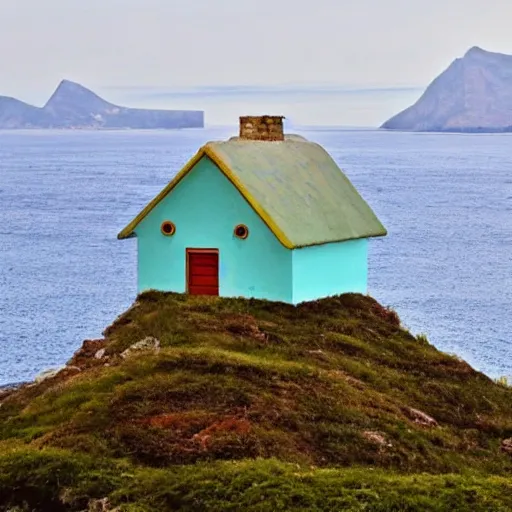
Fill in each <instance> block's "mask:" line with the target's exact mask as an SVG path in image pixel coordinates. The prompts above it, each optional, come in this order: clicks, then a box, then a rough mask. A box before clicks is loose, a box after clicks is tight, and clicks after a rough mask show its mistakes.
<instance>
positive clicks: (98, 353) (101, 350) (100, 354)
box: [94, 348, 106, 359]
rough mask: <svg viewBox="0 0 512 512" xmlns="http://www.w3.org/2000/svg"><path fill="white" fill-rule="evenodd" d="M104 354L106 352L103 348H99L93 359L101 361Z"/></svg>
mask: <svg viewBox="0 0 512 512" xmlns="http://www.w3.org/2000/svg"><path fill="white" fill-rule="evenodd" d="M105 352H106V350H105V349H104V348H100V349H99V350H98V352H96V354H94V357H95V358H96V359H103V357H104V355H105Z"/></svg>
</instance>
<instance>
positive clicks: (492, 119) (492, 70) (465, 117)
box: [382, 47, 512, 132]
mask: <svg viewBox="0 0 512 512" xmlns="http://www.w3.org/2000/svg"><path fill="white" fill-rule="evenodd" d="M382 128H385V129H390V130H411V131H449V132H509V131H512V55H504V54H501V53H491V52H487V51H485V50H482V49H481V48H478V47H473V48H471V49H470V50H469V51H468V52H467V53H466V54H465V55H464V57H463V58H460V59H456V60H455V61H454V62H452V64H451V65H450V66H449V67H448V69H446V71H444V72H443V73H442V74H441V75H440V76H438V77H437V78H436V79H435V80H434V81H433V82H432V83H431V84H430V85H429V86H428V87H427V89H426V91H425V93H424V94H423V95H422V96H421V98H420V99H419V100H418V101H417V102H416V103H415V104H414V105H412V106H411V107H409V108H407V109H405V110H404V111H403V112H400V113H399V114H397V115H396V116H394V117H392V118H391V119H389V120H388V121H386V122H385V123H384V124H383V125H382Z"/></svg>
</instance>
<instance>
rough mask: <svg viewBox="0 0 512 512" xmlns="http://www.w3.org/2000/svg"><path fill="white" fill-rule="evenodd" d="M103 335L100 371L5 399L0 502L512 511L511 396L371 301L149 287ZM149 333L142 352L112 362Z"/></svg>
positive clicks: (91, 364) (95, 366) (92, 364)
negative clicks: (430, 422) (149, 349)
mask: <svg viewBox="0 0 512 512" xmlns="http://www.w3.org/2000/svg"><path fill="white" fill-rule="evenodd" d="M104 335H105V342H104V345H105V348H106V353H107V354H108V356H109V359H108V366H105V361H98V360H96V359H94V358H93V357H90V358H89V359H87V361H85V362H84V360H83V359H82V360H81V364H83V369H82V371H81V372H80V373H78V374H77V375H73V376H64V377H63V376H59V377H57V378H56V379H52V380H49V381H45V382H43V383H41V384H39V385H36V386H32V387H26V388H23V389H21V390H19V391H18V392H16V393H14V394H12V395H10V396H8V397H7V398H5V399H3V403H2V404H1V406H0V510H7V508H4V509H2V508H1V507H2V506H4V504H6V505H5V507H7V505H9V506H11V507H13V506H18V507H22V509H23V510H56V511H58V510H83V509H84V508H85V509H86V508H87V504H88V502H89V501H90V500H91V499H100V498H105V497H109V499H110V500H111V502H112V503H116V504H118V505H120V506H122V507H124V508H122V510H132V511H136V510H141V511H142V510H175V509H176V507H178V506H179V507H182V508H183V509H184V510H187V509H188V510H206V509H208V510H239V509H243V508H249V509H251V510H292V509H295V510H397V511H398V510H404V511H405V510H448V509H452V510H477V511H478V510H508V509H510V507H512V505H511V504H510V501H507V499H508V498H506V497H505V491H506V492H508V491H509V488H507V484H506V481H507V480H506V479H507V477H510V474H511V472H512V458H511V457H510V456H509V455H507V454H506V453H504V452H502V451H500V444H501V441H502V440H503V439H505V438H509V437H512V408H511V403H512V389H511V388H510V387H509V386H507V385H504V383H503V382H499V383H496V382H493V381H492V380H491V379H489V378H487V377H486V376H485V375H483V374H481V373H478V372H476V371H475V370H473V369H472V368H471V367H470V366H469V365H467V363H465V362H463V361H461V360H459V359H458V358H456V357H453V356H450V355H447V354H443V353H441V352H439V351H438V350H436V349H435V348H434V347H432V346H431V345H430V344H429V343H428V340H427V338H426V337H425V336H419V337H418V338H415V337H414V336H412V335H411V334H410V333H408V332H407V331H405V330H403V329H401V328H400V323H399V319H398V316H397V315H396V313H395V312H394V311H391V310H387V309H386V308H383V307H382V306H380V305H379V304H378V303H376V302H375V301H374V300H373V299H371V298H369V297H364V296H361V295H343V296H340V297H333V298H330V299H325V300H321V301H317V302H313V303H307V304H303V305H301V306H298V307H293V306H289V305H286V304H279V303H271V302H266V301H257V300H244V299H219V298H205V297H187V296H184V295H177V294H161V293H156V292H149V293H145V294H143V295H142V296H140V297H139V298H138V300H137V303H136V307H134V308H131V309H130V310H129V311H128V312H126V313H125V314H124V315H122V316H121V317H119V318H118V319H117V320H116V321H115V322H114V324H113V325H112V326H110V327H108V328H107V329H106V331H105V333H104ZM147 336H154V337H156V338H158V339H159V340H160V341H161V345H162V350H161V351H160V352H159V353H158V354H140V355H137V356H135V357H133V358H130V359H128V360H123V359H122V358H121V357H120V356H119V354H120V353H121V352H122V351H123V350H125V349H126V348H128V347H129V346H130V345H132V344H133V343H135V342H137V341H139V340H141V339H143V338H145V337H147ZM411 409H417V410H420V411H422V412H424V413H426V414H427V415H429V416H431V417H432V418H434V419H435V420H436V421H437V426H430V427H428V426H424V425H421V424H419V423H417V422H416V421H415V416H414V412H413V411H411ZM379 440H380V441H379ZM59 468H61V469H59ZM58 475H61V476H58ZM95 475H96V476H95ZM130 475H131V476H130ZM134 475H135V476H134ZM57 476H58V479H57V480H56V478H57ZM355 481H358V482H359V484H358V485H360V486H359V487H357V486H355V483H354V482H355ZM351 482H352V483H351ZM32 495H33V496H35V498H34V500H36V501H37V503H36V502H35V501H34V502H32V501H30V499H31V498H30V499H29V496H32ZM27 500H28V501H27ZM38 500H39V501H38ZM230 503H231V504H232V505H229V504H230ZM230 506H231V508H230ZM23 507H25V508H23ZM31 507H32V508H31ZM38 507H39V508H38ZM52 507H53V508H52ZM77 507H78V508H77ZM79 507H82V509H80V508H79ZM173 507H174V508H173ZM386 507H387V508H386ZM443 507H444V508H443ZM500 507H501V508H500ZM507 507H508V508H507Z"/></svg>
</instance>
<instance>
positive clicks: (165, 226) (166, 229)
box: [160, 220, 176, 236]
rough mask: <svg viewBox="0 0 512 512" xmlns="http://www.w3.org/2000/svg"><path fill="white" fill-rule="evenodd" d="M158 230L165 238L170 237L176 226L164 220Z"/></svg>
mask: <svg viewBox="0 0 512 512" xmlns="http://www.w3.org/2000/svg"><path fill="white" fill-rule="evenodd" d="M160 230H161V231H162V233H163V234H164V235H165V236H172V235H174V233H176V226H175V225H174V224H173V223H172V222H171V221H170V220H165V221H164V222H162V225H161V226H160Z"/></svg>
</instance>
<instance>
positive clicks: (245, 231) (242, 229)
mask: <svg viewBox="0 0 512 512" xmlns="http://www.w3.org/2000/svg"><path fill="white" fill-rule="evenodd" d="M235 236H236V237H237V238H241V239H242V240H245V239H246V238H247V237H248V236H249V228H248V227H247V226H246V225H245V224H238V226H237V227H236V228H235Z"/></svg>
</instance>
